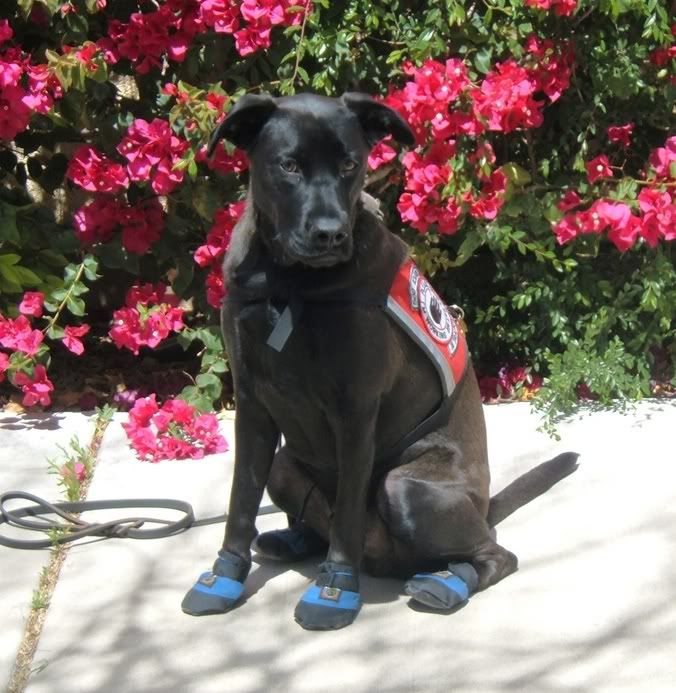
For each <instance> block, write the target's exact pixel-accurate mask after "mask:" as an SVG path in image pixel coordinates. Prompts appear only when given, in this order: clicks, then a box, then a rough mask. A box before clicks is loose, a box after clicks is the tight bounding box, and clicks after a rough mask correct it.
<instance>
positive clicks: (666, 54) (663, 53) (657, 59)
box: [650, 24, 676, 84]
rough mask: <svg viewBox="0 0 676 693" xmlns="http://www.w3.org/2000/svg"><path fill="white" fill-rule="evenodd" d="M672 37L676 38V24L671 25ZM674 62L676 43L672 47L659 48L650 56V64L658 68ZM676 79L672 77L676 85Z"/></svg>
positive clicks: (672, 43) (675, 58)
mask: <svg viewBox="0 0 676 693" xmlns="http://www.w3.org/2000/svg"><path fill="white" fill-rule="evenodd" d="M671 35H672V37H673V36H676V24H672V25H671ZM672 60H676V42H674V41H673V39H672V42H671V45H669V46H667V47H666V48H658V49H657V50H655V51H653V52H652V53H651V54H650V62H651V63H652V64H653V65H655V66H656V67H664V66H665V65H668V64H669V63H670V62H671V61H672ZM675 81H676V77H674V76H673V75H672V77H671V83H672V84H674V83H675Z"/></svg>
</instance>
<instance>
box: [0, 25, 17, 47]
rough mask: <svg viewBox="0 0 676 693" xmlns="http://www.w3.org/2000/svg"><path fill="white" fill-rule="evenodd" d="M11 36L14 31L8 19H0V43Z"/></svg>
mask: <svg viewBox="0 0 676 693" xmlns="http://www.w3.org/2000/svg"><path fill="white" fill-rule="evenodd" d="M12 36H14V31H12V27H11V26H10V25H9V21H8V20H7V19H0V43H5V41H9V40H10V39H11V38H12Z"/></svg>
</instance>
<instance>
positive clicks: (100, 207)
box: [73, 196, 124, 245]
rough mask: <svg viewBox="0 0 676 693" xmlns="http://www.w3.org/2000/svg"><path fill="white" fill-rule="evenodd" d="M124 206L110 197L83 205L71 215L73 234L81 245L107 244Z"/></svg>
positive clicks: (102, 197)
mask: <svg viewBox="0 0 676 693" xmlns="http://www.w3.org/2000/svg"><path fill="white" fill-rule="evenodd" d="M123 207H124V205H123V204H122V203H121V202H119V201H118V200H115V199H113V198H111V197H104V196H100V197H97V198H95V199H94V200H93V201H92V202H90V203H89V204H86V205H83V206H82V207H80V209H78V210H77V211H76V212H75V214H74V215H73V227H74V228H75V233H76V234H77V236H78V238H79V239H80V243H82V244H83V245H93V244H94V243H106V242H108V241H109V240H110V239H111V238H112V236H113V232H114V231H115V229H116V227H117V226H118V224H119V223H120V217H121V213H122V209H123Z"/></svg>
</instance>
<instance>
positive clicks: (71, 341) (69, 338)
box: [63, 325, 90, 356]
mask: <svg viewBox="0 0 676 693" xmlns="http://www.w3.org/2000/svg"><path fill="white" fill-rule="evenodd" d="M89 329H90V328H89V325H79V326H75V325H67V326H66V327H64V330H63V331H64V333H65V334H64V336H63V345H64V346H65V347H66V348H67V349H68V350H69V351H72V352H73V353H74V354H77V355H78V356H81V355H82V354H83V353H84V344H83V343H82V340H81V339H80V338H81V337H84V336H85V335H86V334H87V332H89Z"/></svg>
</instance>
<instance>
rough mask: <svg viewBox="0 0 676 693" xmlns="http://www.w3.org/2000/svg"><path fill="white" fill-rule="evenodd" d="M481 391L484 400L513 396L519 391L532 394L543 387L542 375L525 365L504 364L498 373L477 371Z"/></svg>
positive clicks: (527, 395)
mask: <svg viewBox="0 0 676 693" xmlns="http://www.w3.org/2000/svg"><path fill="white" fill-rule="evenodd" d="M477 378H478V381H479V391H480V392H481V399H482V400H483V401H484V402H491V401H495V400H498V399H510V398H513V397H514V396H515V395H516V394H517V391H518V393H519V394H521V395H522V396H523V395H525V396H526V397H529V396H531V395H532V394H534V393H536V392H537V391H538V390H539V389H540V388H541V387H542V382H543V380H542V377H541V376H539V375H536V374H534V373H531V372H530V369H529V368H525V367H524V366H511V367H507V366H503V367H502V368H501V369H500V370H499V371H498V374H497V375H482V374H481V373H477Z"/></svg>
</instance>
